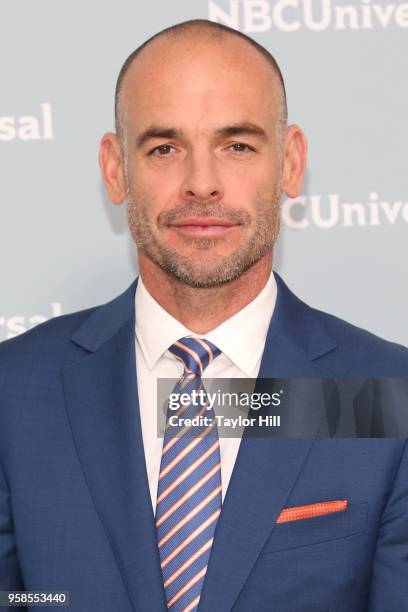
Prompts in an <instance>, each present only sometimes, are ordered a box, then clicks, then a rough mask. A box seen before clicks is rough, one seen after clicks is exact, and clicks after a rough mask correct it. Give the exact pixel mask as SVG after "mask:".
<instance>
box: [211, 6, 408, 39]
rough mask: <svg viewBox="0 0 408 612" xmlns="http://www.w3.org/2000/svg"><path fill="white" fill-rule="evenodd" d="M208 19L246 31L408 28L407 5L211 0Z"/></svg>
mask: <svg viewBox="0 0 408 612" xmlns="http://www.w3.org/2000/svg"><path fill="white" fill-rule="evenodd" d="M208 17H209V19H210V20H211V21H216V22H218V23H223V24H225V25H228V26H230V27H231V28H235V29H236V30H242V31H243V32H268V31H269V30H272V29H274V28H275V29H277V30H281V31H282V32H297V31H298V30H300V29H307V30H312V31H314V32H321V31H324V30H329V29H332V30H373V29H378V28H379V29H385V28H388V27H391V26H394V27H395V26H397V27H399V28H408V3H406V2H404V3H398V2H384V1H381V2H375V1H372V0H358V1H356V2H352V3H343V2H341V1H339V0H337V1H336V0H209V2H208Z"/></svg>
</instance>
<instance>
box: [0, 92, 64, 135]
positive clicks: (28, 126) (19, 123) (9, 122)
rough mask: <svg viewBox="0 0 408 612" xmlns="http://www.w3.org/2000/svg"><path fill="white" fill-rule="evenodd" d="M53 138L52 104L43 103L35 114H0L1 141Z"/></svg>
mask: <svg viewBox="0 0 408 612" xmlns="http://www.w3.org/2000/svg"><path fill="white" fill-rule="evenodd" d="M53 139H54V132H53V127H52V108H51V104H47V103H45V102H44V103H43V104H41V105H40V111H39V112H37V113H36V114H35V115H21V116H18V117H17V116H15V115H7V116H0V142H8V141H10V140H53Z"/></svg>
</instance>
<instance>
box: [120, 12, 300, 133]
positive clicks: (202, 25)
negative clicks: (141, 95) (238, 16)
mask: <svg viewBox="0 0 408 612" xmlns="http://www.w3.org/2000/svg"><path fill="white" fill-rule="evenodd" d="M194 31H196V32H198V33H201V34H202V33H204V34H206V35H208V36H209V37H213V38H220V37H222V36H223V35H225V34H231V35H233V36H237V37H238V38H241V39H243V40H245V41H246V42H247V43H249V44H250V45H251V46H252V47H254V48H255V49H256V50H257V51H258V52H259V53H260V54H261V55H262V56H263V57H264V58H265V59H266V60H267V62H268V63H269V64H270V65H271V66H272V68H273V71H274V72H275V74H276V76H277V77H278V80H279V82H280V85H281V93H282V109H281V114H280V115H281V116H280V117H279V124H280V127H282V126H283V125H285V124H286V122H287V118H288V110H287V100H286V89H285V83H284V80H283V76H282V72H281V70H280V68H279V65H278V63H277V61H276V60H275V58H274V57H273V55H272V54H271V53H269V51H268V50H267V49H265V47H263V46H262V45H260V44H259V43H257V42H256V41H255V40H253V39H252V38H250V37H249V36H247V35H246V34H243V33H242V32H240V31H239V30H234V29H233V28H230V27H228V26H226V25H223V24H221V23H217V22H214V21H209V20H207V19H191V20H189V21H183V22H181V23H177V24H175V25H173V26H169V27H167V28H165V29H164V30H161V31H160V32H157V33H156V34H154V35H153V36H151V37H150V38H148V39H147V40H146V41H145V42H144V43H142V44H141V45H140V46H139V47H137V49H135V50H134V51H132V53H131V54H130V55H129V56H128V57H127V59H126V60H125V62H124V64H123V65H122V68H121V69H120V72H119V76H118V79H117V81H116V88H115V128H116V132H117V134H118V136H119V138H120V140H122V139H123V133H122V132H123V130H122V113H121V109H120V94H121V90H122V84H123V81H124V78H125V76H126V74H127V72H128V70H129V68H130V66H131V64H132V63H133V61H134V60H135V59H136V57H137V56H138V55H139V54H140V52H141V51H142V50H143V49H144V48H145V47H147V46H148V45H149V44H150V43H151V42H152V41H154V40H155V39H156V38H161V37H165V36H168V37H170V36H177V35H180V36H182V35H186V34H188V33H189V32H194Z"/></svg>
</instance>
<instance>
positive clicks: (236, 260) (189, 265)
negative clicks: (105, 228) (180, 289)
mask: <svg viewBox="0 0 408 612" xmlns="http://www.w3.org/2000/svg"><path fill="white" fill-rule="evenodd" d="M126 191H127V198H126V199H127V215H128V224H129V229H130V232H131V235H132V238H133V240H134V242H135V244H136V246H137V248H138V249H139V250H140V251H141V252H143V253H144V254H145V255H146V256H147V257H148V258H149V259H150V260H151V261H153V262H154V263H155V264H156V265H158V266H159V267H160V268H161V269H162V270H163V271H164V272H166V273H167V274H168V275H170V276H172V277H175V278H176V279H178V280H179V281H181V282H182V283H185V284H186V285H188V286H189V287H195V288H202V289H204V288H209V287H217V286H220V285H224V284H226V283H229V282H231V281H233V280H234V279H236V278H238V277H239V276H241V274H243V273H244V272H245V271H246V270H248V269H249V268H251V266H253V265H254V264H255V263H256V262H258V261H259V260H260V259H261V258H262V257H264V256H265V255H266V254H267V253H268V252H271V251H272V248H273V245H274V243H275V241H276V239H277V236H278V233H279V228H280V193H281V190H280V185H279V186H277V187H275V188H274V189H270V191H269V192H268V193H263V194H262V195H260V196H259V197H258V199H257V201H256V202H255V206H254V216H253V219H254V221H253V222H252V223H253V224H254V229H253V231H252V232H251V234H250V235H249V236H246V237H245V238H244V239H243V240H241V241H240V243H239V245H238V246H237V248H236V249H235V250H234V251H233V252H232V253H230V254H228V255H223V256H220V255H216V254H215V253H214V252H213V251H214V250H215V249H216V248H217V245H218V244H219V241H220V240H222V238H212V239H211V238H192V237H189V238H188V239H187V240H188V245H189V246H192V247H194V248H195V249H198V250H199V251H200V256H199V257H197V258H193V257H189V256H186V255H182V254H181V253H179V252H178V251H176V250H175V249H174V248H171V247H169V246H167V245H166V244H163V242H162V241H160V239H159V238H158V237H157V235H156V233H155V231H154V228H153V226H152V222H151V220H150V219H149V216H148V211H149V198H148V197H146V196H143V195H139V196H138V197H137V198H134V197H133V196H132V194H131V192H130V189H129V186H128V185H127V189H126ZM187 216H188V217H194V216H200V217H217V218H222V219H226V220H228V221H230V222H232V223H234V224H236V223H238V224H240V225H243V226H244V227H248V226H249V225H250V224H251V217H250V215H249V214H248V212H247V211H246V210H242V209H231V208H229V207H226V206H225V205H224V204H222V203H220V202H207V203H205V202H204V203H190V204H188V206H185V207H183V208H179V209H171V210H167V211H164V212H163V213H161V214H160V215H159V217H158V228H159V229H160V228H164V227H166V226H168V225H169V224H170V223H174V222H175V221H180V220H181V219H183V218H187Z"/></svg>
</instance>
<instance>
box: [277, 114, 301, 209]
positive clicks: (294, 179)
mask: <svg viewBox="0 0 408 612" xmlns="http://www.w3.org/2000/svg"><path fill="white" fill-rule="evenodd" d="M306 158H307V140H306V136H305V135H304V133H303V131H302V130H301V129H300V127H299V126H298V125H290V126H289V127H288V128H287V130H286V136H285V145H284V161H283V183H282V188H283V191H284V192H285V193H286V195H288V196H289V197H290V198H296V197H297V196H298V195H299V193H300V190H301V189H302V184H303V177H304V175H305V170H306Z"/></svg>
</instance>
